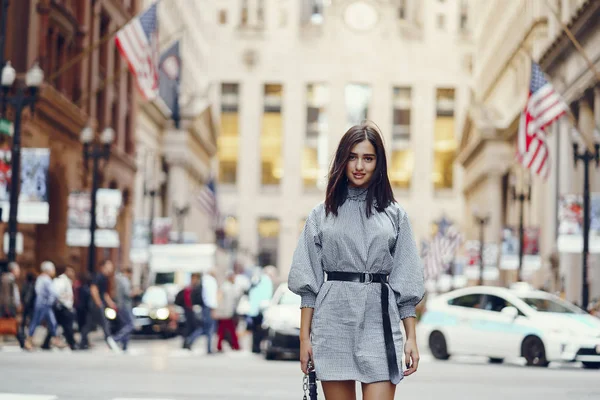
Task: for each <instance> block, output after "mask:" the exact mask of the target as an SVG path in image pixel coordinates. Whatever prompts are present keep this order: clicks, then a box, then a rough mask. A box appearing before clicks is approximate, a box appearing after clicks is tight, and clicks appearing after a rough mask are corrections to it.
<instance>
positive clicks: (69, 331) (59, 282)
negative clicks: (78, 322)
mask: <svg viewBox="0 0 600 400" xmlns="http://www.w3.org/2000/svg"><path fill="white" fill-rule="evenodd" d="M64 271H65V272H64V273H62V274H60V275H59V276H58V277H56V278H54V281H52V284H53V285H54V290H55V292H56V296H57V300H56V302H55V303H54V306H53V308H52V310H53V311H54V315H55V316H56V322H57V323H58V325H60V326H61V327H62V328H63V335H64V336H65V339H66V340H67V344H68V345H69V347H70V348H71V350H75V349H76V348H77V345H76V343H75V337H74V333H73V322H74V320H75V309H74V307H73V303H74V300H73V280H74V279H75V270H74V269H73V268H71V267H69V266H67V267H65V269H64ZM51 338H52V336H51V335H50V332H48V334H47V335H46V340H45V341H44V344H43V345H42V348H43V349H49V348H50V340H51Z"/></svg>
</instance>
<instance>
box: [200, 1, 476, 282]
mask: <svg viewBox="0 0 600 400" xmlns="http://www.w3.org/2000/svg"><path fill="white" fill-rule="evenodd" d="M201 3H202V8H203V10H204V15H203V20H202V22H201V25H203V26H206V27H207V29H210V31H211V34H210V35H209V36H207V38H208V41H209V44H210V48H211V52H210V54H211V64H210V70H209V76H210V79H211V80H212V81H213V82H215V83H216V84H217V85H218V89H219V94H220V96H219V102H220V108H221V112H220V118H219V120H220V136H219V143H218V144H219V146H218V147H219V150H218V158H219V170H218V178H219V185H218V194H219V203H220V208H221V212H222V213H223V214H224V215H225V216H226V217H227V218H226V220H225V231H226V234H227V235H228V236H229V237H232V238H234V239H235V240H234V242H235V243H237V246H236V248H235V250H236V251H237V254H238V256H240V257H242V258H243V259H244V261H243V262H250V263H255V264H258V265H263V266H264V265H269V264H272V265H275V266H277V267H278V268H279V270H280V273H281V275H282V276H286V275H287V271H288V269H289V264H290V261H291V257H292V254H293V251H294V249H295V246H296V242H297V238H298V235H299V234H300V231H301V229H302V227H303V225H304V220H305V218H306V216H307V215H308V213H309V212H310V210H311V209H312V208H313V207H314V206H315V205H317V204H318V203H319V202H321V201H323V199H324V188H325V185H326V176H327V173H328V167H329V165H330V161H331V159H332V155H333V153H334V151H335V149H336V147H337V144H338V142H339V139H340V138H341V136H342V135H343V134H344V132H345V131H346V130H347V129H348V128H349V127H350V126H352V125H353V124H356V123H360V122H361V120H364V119H369V120H371V121H373V122H375V123H376V124H377V125H378V126H379V127H380V128H381V130H382V132H383V135H384V139H385V142H386V147H387V157H388V166H389V174H390V179H391V181H392V184H393V186H394V190H395V195H396V198H397V200H398V202H399V203H400V204H401V205H402V206H403V207H405V208H406V210H407V211H408V213H409V215H410V218H411V220H412V223H413V226H414V230H415V232H416V236H417V240H420V239H424V238H428V237H429V234H430V231H431V224H432V223H433V222H434V221H435V220H437V219H439V218H440V217H442V216H444V215H445V216H447V217H449V218H451V219H453V220H454V222H455V223H456V224H458V225H459V226H461V225H462V222H463V221H462V220H461V213H462V210H463V202H462V192H461V188H462V172H461V170H460V168H457V167H456V164H455V163H454V159H455V156H456V151H457V147H458V141H459V140H460V137H459V136H457V134H458V133H459V132H461V129H460V126H459V123H458V122H457V121H461V120H462V119H463V113H464V105H465V104H466V103H467V101H468V97H469V92H468V87H469V86H468V85H469V82H470V78H471V71H470V68H471V50H472V44H471V41H470V37H471V32H470V17H469V12H470V3H469V2H468V1H461V2H444V1H439V0H426V1H413V0H407V1H380V0H362V1H350V0H345V1H342V0H336V1H320V0H315V1H311V0H306V1H289V0H265V1H261V0H248V1H238V0H223V1H219V2H214V1H208V0H207V1H202V2H201Z"/></svg>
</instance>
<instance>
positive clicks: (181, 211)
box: [173, 205, 190, 243]
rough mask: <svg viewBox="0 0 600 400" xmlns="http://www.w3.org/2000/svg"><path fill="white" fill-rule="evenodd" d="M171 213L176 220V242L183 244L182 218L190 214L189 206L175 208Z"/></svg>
mask: <svg viewBox="0 0 600 400" xmlns="http://www.w3.org/2000/svg"><path fill="white" fill-rule="evenodd" d="M173 211H174V212H175V218H177V229H178V230H179V233H178V237H177V242H178V243H183V218H184V217H185V216H186V215H188V213H189V212H190V206H189V205H185V206H183V207H177V206H175V207H174V208H173Z"/></svg>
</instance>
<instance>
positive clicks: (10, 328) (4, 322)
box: [0, 262, 25, 347]
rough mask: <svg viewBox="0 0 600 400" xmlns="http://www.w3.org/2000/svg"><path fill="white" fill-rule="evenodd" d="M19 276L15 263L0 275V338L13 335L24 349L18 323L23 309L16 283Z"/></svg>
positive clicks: (19, 272) (19, 271)
mask: <svg viewBox="0 0 600 400" xmlns="http://www.w3.org/2000/svg"><path fill="white" fill-rule="evenodd" d="M20 275H21V268H20V267H19V264H17V263H16V262H10V263H9V264H8V272H5V273H2V274H0V338H1V336H2V335H4V334H8V335H11V336H12V335H14V336H15V337H16V338H17V340H18V341H19V344H20V346H21V347H24V346H25V342H24V339H23V337H22V335H21V334H20V332H19V322H18V317H19V314H20V313H21V311H22V308H23V307H22V302H21V296H20V293H19V285H18V283H17V281H18V279H19V276H20Z"/></svg>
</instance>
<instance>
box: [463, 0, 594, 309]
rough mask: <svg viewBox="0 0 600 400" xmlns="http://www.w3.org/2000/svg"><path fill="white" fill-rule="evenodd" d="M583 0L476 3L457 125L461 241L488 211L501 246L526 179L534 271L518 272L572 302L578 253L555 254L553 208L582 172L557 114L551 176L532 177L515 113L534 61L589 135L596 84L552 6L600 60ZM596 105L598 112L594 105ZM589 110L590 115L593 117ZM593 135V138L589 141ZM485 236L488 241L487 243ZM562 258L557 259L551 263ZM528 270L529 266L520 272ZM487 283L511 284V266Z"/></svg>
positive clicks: (575, 189) (492, 235)
mask: <svg viewBox="0 0 600 400" xmlns="http://www.w3.org/2000/svg"><path fill="white" fill-rule="evenodd" d="M599 6H600V4H598V2H594V1H586V0H575V1H572V0H571V1H569V0H555V1H550V2H546V1H545V0H539V1H538V0H532V1H528V2H504V1H501V0H497V1H489V2H485V4H483V2H479V3H477V6H476V7H474V8H473V14H474V20H476V21H477V23H476V25H475V27H474V38H475V49H474V53H475V54H476V55H477V56H476V57H475V59H474V66H475V67H474V79H473V84H472V92H471V99H470V103H469V106H468V111H467V112H466V118H465V121H464V124H463V133H462V139H461V143H460V149H459V155H458V161H459V163H460V164H461V165H462V166H463V168H464V183H463V185H464V186H463V192H464V194H465V208H464V213H465V221H466V222H467V223H466V227H467V237H470V238H473V239H474V238H477V237H478V234H479V228H478V227H477V225H476V222H475V219H474V217H473V215H472V214H473V212H474V210H476V209H477V208H479V212H480V213H485V214H488V215H489V217H490V221H489V223H488V224H487V225H486V227H485V231H484V232H485V237H486V238H488V240H489V242H493V243H498V244H499V243H500V242H501V240H502V239H501V235H502V229H503V228H504V227H506V226H512V227H516V226H517V225H518V219H519V202H518V201H516V200H515V199H514V198H513V195H512V187H513V186H514V187H515V189H516V192H517V193H526V192H528V189H527V180H529V181H530V182H531V199H530V200H529V201H527V202H526V203H525V206H524V222H525V226H528V227H538V228H539V229H540V237H539V241H540V243H539V244H540V264H539V268H531V269H530V270H528V271H525V273H524V278H525V279H526V280H527V281H529V282H531V283H532V284H534V285H535V286H537V287H544V288H546V289H548V290H556V291H563V292H564V293H565V295H566V297H567V298H568V299H569V300H572V301H575V302H579V301H580V295H581V266H580V264H581V260H580V255H577V254H573V253H572V254H568V253H561V252H559V249H558V240H557V232H558V230H557V214H558V207H559V199H560V196H561V195H562V194H568V193H582V188H583V183H582V182H583V180H582V168H581V167H578V168H577V169H574V167H573V155H572V154H573V151H572V146H571V136H570V129H571V127H572V124H571V123H570V122H569V121H568V119H567V118H562V119H561V121H560V122H559V123H558V124H555V125H554V126H553V128H552V129H551V130H550V131H549V132H548V144H549V153H550V161H549V163H550V176H549V177H548V179H547V180H543V179H541V178H539V177H535V176H532V177H531V178H528V176H529V173H528V171H526V170H524V169H523V168H522V167H521V166H520V165H519V164H518V163H517V161H516V158H515V154H516V143H517V131H518V123H519V116H520V113H521V111H522V110H523V107H524V105H525V101H526V99H527V96H528V90H529V79H530V67H531V62H532V60H536V61H539V64H540V65H541V67H542V69H543V70H544V71H545V72H546V74H547V75H548V79H549V80H551V82H552V83H553V85H554V88H555V89H556V90H557V91H558V92H559V93H560V94H561V95H562V96H563V97H564V98H565V100H566V101H567V104H569V105H571V108H572V109H573V111H574V112H575V114H577V116H578V118H579V121H578V124H579V127H580V129H582V130H583V131H585V132H586V134H587V135H590V136H591V131H592V129H591V126H592V125H593V123H592V122H593V119H594V118H595V121H596V125H597V124H598V121H599V120H600V119H599V115H600V111H599V110H600V107H599V106H598V103H599V101H598V100H597V99H598V89H597V88H594V85H595V83H594V82H595V81H594V79H593V77H592V73H591V72H590V71H589V70H588V68H587V65H586V63H585V61H584V60H583V58H582V57H581V55H579V54H578V53H577V52H576V51H575V48H574V47H573V45H572V44H571V43H570V42H569V40H568V38H567V37H566V35H565V33H564V32H563V30H562V28H561V25H560V23H559V21H558V20H557V19H556V17H555V16H554V14H553V12H552V11H551V9H550V8H549V7H553V8H554V9H555V10H556V11H557V12H558V13H559V15H560V17H561V20H562V22H564V23H565V24H567V25H569V26H570V27H571V29H573V31H574V32H575V33H576V35H577V37H578V38H579V40H580V41H581V42H582V44H583V45H584V47H585V48H586V52H588V54H589V55H590V57H592V59H593V60H594V62H595V63H596V64H598V62H599V60H600V58H599V53H598V49H599V48H600V47H599V46H598V41H599V40H600V37H599V35H598V9H599ZM592 110H594V111H592ZM594 113H595V114H594ZM590 140H591V139H590ZM597 177H598V173H597V172H592V175H591V181H592V191H598V189H599V186H598V185H599V184H600V181H599V180H598V178H597ZM488 240H486V242H487V241H488ZM556 261H558V263H557V262H556ZM524 269H525V270H527V267H525V268H524ZM590 269H591V270H592V273H591V275H590V276H591V277H592V280H593V282H595V283H594V284H593V285H592V286H594V287H595V289H593V293H595V294H596V295H598V293H599V292H598V289H600V288H599V287H598V286H600V282H599V281H598V279H600V277H599V276H598V273H597V272H596V271H597V270H598V258H597V256H596V257H592V259H591V265H590ZM490 277H491V279H490V280H489V281H488V282H489V283H496V284H502V285H509V284H510V283H512V282H514V281H515V280H517V271H516V270H500V271H496V273H491V274H490Z"/></svg>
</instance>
